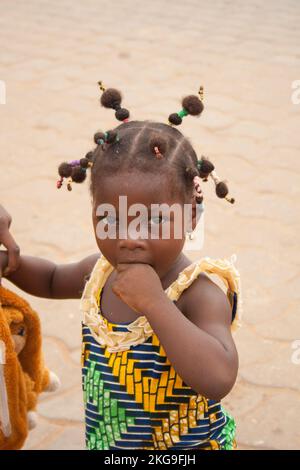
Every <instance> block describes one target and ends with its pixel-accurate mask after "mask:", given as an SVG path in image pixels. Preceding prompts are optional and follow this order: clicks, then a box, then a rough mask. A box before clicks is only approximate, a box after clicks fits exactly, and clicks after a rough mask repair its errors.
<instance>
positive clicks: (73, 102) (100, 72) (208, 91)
mask: <svg viewBox="0 0 300 470" xmlns="http://www.w3.org/2000/svg"><path fill="white" fill-rule="evenodd" d="M0 7H1V17H0V44H1V52H0V80H1V81H2V89H3V83H4V84H5V86H6V104H1V105H0V149H1V150H0V161H1V168H2V173H1V178H0V181H1V183H0V202H1V204H3V206H4V207H5V208H6V210H7V211H8V212H10V214H11V215H12V217H13V224H12V227H11V228H12V234H13V236H14V237H15V239H16V241H17V243H18V244H19V246H20V247H21V253H22V254H26V255H34V256H41V257H45V258H47V259H50V260H53V261H55V262H57V263H67V262H72V261H78V260H80V259H81V258H83V257H85V256H87V255H89V254H91V253H94V252H95V251H96V250H97V248H96V243H95V240H94V236H93V230H92V221H91V201H90V198H89V193H88V183H87V182H85V183H84V184H82V185H76V184H75V185H74V187H73V191H72V192H68V191H67V190H66V188H65V186H63V188H61V190H59V191H58V190H57V189H56V180H57V178H58V177H57V166H58V165H59V164H60V163H61V161H63V160H71V159H77V158H82V157H83V156H84V155H85V153H86V152H87V151H89V150H90V149H92V148H93V134H94V133H95V132H96V131H97V130H99V129H102V130H104V131H105V130H108V129H109V128H112V127H114V126H115V125H117V121H116V119H115V118H114V113H113V111H111V110H106V109H104V108H101V107H100V105H99V97H100V92H99V89H98V86H97V81H98V80H100V79H101V80H103V82H104V84H105V85H106V86H107V87H115V88H119V89H120V90H121V91H122V93H123V96H124V100H123V104H124V106H125V107H126V108H128V109H129V110H130V112H131V119H138V120H139V119H140V120H143V119H152V120H157V121H163V122H166V120H167V118H168V115H169V114H170V113H171V112H176V111H179V110H180V109H181V108H180V101H181V98H182V97H183V96H185V95H186V94H194V93H197V92H198V89H199V85H201V84H203V85H204V93H205V94H204V100H205V101H204V103H205V111H204V113H203V114H202V116H201V118H200V119H199V120H198V119H193V118H185V119H184V121H183V124H182V126H181V127H180V130H181V131H182V132H183V133H184V134H185V135H186V136H187V137H189V138H190V139H191V142H192V144H193V145H194V147H195V149H196V151H197V153H198V156H199V157H200V156H201V155H202V154H204V155H206V156H209V157H210V158H211V160H212V161H213V162H214V163H215V165H216V170H217V172H218V174H219V175H220V177H222V178H225V179H227V180H228V184H229V188H230V195H231V196H233V197H235V198H236V203H235V205H233V206H232V205H231V204H228V203H227V202H226V201H222V200H219V199H218V198H216V196H215V195H214V187H213V184H210V183H206V184H204V185H203V191H204V196H205V203H206V206H205V207H206V213H205V230H206V232H205V243H204V247H203V249H202V250H201V252H192V253H191V256H190V258H191V260H194V259H196V258H198V257H199V256H210V257H222V258H228V257H230V256H231V254H233V253H236V255H237V261H236V266H237V268H238V269H239V271H240V274H241V281H242V293H243V302H244V304H243V326H242V328H240V329H239V330H238V332H237V333H236V334H235V341H236V344H237V348H238V351H239V356H240V369H239V376H238V380H237V383H236V385H235V387H234V389H233V390H232V392H231V393H230V395H229V396H227V397H226V399H225V400H224V401H223V404H224V406H225V407H226V408H227V409H228V411H229V412H231V413H232V415H233V416H234V418H235V420H236V423H237V441H238V447H239V448H240V449H296V448H300V429H299V422H300V400H299V398H300V391H299V388H300V364H299V362H300V361H298V360H295V353H296V351H295V349H293V347H295V344H296V343H295V341H296V340H299V339H300V317H299V297H300V289H299V276H298V274H299V243H298V241H299V230H300V227H299V196H300V185H299V167H300V165H299V151H300V120H299V117H300V104H297V103H293V101H292V94H293V89H292V86H293V82H294V81H296V80H300V50H299V44H300V29H299V21H300V3H299V1H298V0H286V1H284V2H282V1H280V0H249V1H248V2H245V1H242V0H215V1H214V2H205V1H204V0H185V1H184V2H181V1H178V0H172V1H163V0H152V1H151V2H146V1H144V0H139V1H137V0H136V1H134V0H122V1H121V0H115V1H114V2H109V1H104V0H86V1H85V2H82V1H78V0H72V1H71V0H39V1H37V0H27V1H25V0H24V1H21V0H19V1H18V0H0ZM294 92H295V90H294ZM298 96H299V93H298ZM2 101H3V99H2ZM3 285H4V286H5V287H8V288H14V289H15V290H16V292H17V293H19V294H21V295H22V296H24V298H26V299H27V300H29V302H30V303H31V305H32V307H33V308H35V309H36V310H37V311H38V312H39V314H40V316H41V319H42V326H43V334H44V352H45V356H46V361H47V364H48V366H49V367H50V368H51V369H53V370H54V371H55V372H56V373H57V374H58V375H59V376H60V379H61V381H62V388H61V389H60V390H59V391H58V392H56V393H55V394H51V395H43V396H42V397H41V399H40V404H39V414H40V416H39V424H38V427H37V428H36V429H35V430H33V431H32V432H31V434H30V437H29V438H28V440H27V442H26V446H25V448H26V449H82V448H84V424H83V403H82V392H81V372H80V354H81V349H80V342H81V331H80V328H81V324H80V321H81V317H80V312H79V302H78V301H77V300H72V301H69V300H68V301H66V300H64V301H53V300H48V299H39V298H36V297H33V296H30V295H28V294H25V293H23V292H21V291H20V290H18V289H17V288H15V287H14V286H13V285H12V284H11V283H9V281H7V280H5V279H4V280H3ZM298 358H299V355H298ZM296 359H297V358H296Z"/></svg>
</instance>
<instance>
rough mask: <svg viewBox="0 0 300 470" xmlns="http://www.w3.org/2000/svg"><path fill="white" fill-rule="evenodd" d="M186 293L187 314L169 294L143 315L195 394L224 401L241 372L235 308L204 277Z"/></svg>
mask: <svg viewBox="0 0 300 470" xmlns="http://www.w3.org/2000/svg"><path fill="white" fill-rule="evenodd" d="M188 291H189V292H188ZM186 294H188V295H186V296H185V303H184V308H183V310H184V313H185V314H183V313H182V312H181V311H180V310H179V309H178V308H177V307H176V305H175V304H174V303H173V302H171V301H170V299H169V298H168V297H167V296H161V297H160V298H159V301H158V302H155V299H153V300H154V302H153V303H152V304H151V305H149V306H148V307H146V309H144V313H145V315H146V316H147V319H148V320H149V323H150V324H151V327H152V328H153V330H154V331H155V333H156V335H157V336H158V338H159V339H160V341H161V344H162V346H163V348H164V350H165V352H166V355H167V357H168V359H169V360H170V362H171V364H172V365H173V367H174V369H175V370H176V372H177V373H178V374H179V376H180V377H181V378H182V380H183V381H184V382H185V383H186V384H187V385H189V386H190V387H191V388H192V389H193V390H195V391H196V392H197V393H200V394H201V395H204V396H205V397H207V398H210V399H212V400H216V401H220V400H221V399H222V398H224V397H225V396H226V395H227V394H228V393H229V392H230V390H231V389H232V387H233V385H234V383H235V381H236V377H237V371H238V354H237V350H236V347H235V344H234V341H233V338H232V336H231V329H230V326H231V316H232V312H231V307H230V304H229V301H228V299H227V297H226V295H225V294H224V292H223V291H222V289H221V288H220V287H218V286H217V285H216V284H215V283H214V282H213V281H211V280H210V279H209V278H207V277H206V276H205V275H204V276H199V278H198V279H197V280H196V281H194V283H193V284H192V286H190V288H189V289H187V292H186ZM182 295H184V293H183V294H182Z"/></svg>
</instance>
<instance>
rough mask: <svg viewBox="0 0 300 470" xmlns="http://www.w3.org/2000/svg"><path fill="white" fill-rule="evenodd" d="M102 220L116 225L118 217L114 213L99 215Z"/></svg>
mask: <svg viewBox="0 0 300 470" xmlns="http://www.w3.org/2000/svg"><path fill="white" fill-rule="evenodd" d="M99 220H100V222H104V223H105V224H108V225H114V224H115V223H116V218H115V217H114V216H113V215H106V216H103V217H99Z"/></svg>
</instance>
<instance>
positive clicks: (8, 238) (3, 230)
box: [0, 205, 20, 275]
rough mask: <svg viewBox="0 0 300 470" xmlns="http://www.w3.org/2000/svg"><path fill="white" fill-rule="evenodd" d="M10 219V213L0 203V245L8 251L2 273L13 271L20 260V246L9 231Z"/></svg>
mask: <svg viewBox="0 0 300 470" xmlns="http://www.w3.org/2000/svg"><path fill="white" fill-rule="evenodd" d="M11 221H12V218H11V216H10V214H9V213H8V212H7V211H6V210H5V209H4V207H3V206H1V205H0V245H1V244H3V245H4V246H5V248H6V249H7V252H8V266H7V268H6V270H5V271H4V273H2V274H4V275H7V274H9V273H11V272H13V271H15V270H16V269H17V267H18V265H19V261H20V248H19V246H18V245H17V244H16V242H15V240H14V238H13V237H12V235H11V233H10V231H9V228H10V224H11Z"/></svg>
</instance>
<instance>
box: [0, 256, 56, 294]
mask: <svg viewBox="0 0 300 470" xmlns="http://www.w3.org/2000/svg"><path fill="white" fill-rule="evenodd" d="M0 257H1V266H2V276H3V277H5V278H6V279H8V280H9V281H10V282H12V283H13V284H15V285H16V286H17V287H19V288H20V289H21V290H23V291H25V292H28V294H31V295H34V296H36V297H46V298H52V292H51V290H52V289H51V286H52V278H53V274H54V272H55V269H56V266H57V265H56V264H55V263H53V262H51V261H48V260H46V259H43V258H37V257H34V256H24V255H21V256H20V262H19V266H18V268H17V269H16V270H15V271H13V272H11V273H9V274H8V275H4V274H3V271H4V269H5V267H6V266H7V264H8V255H7V253H6V252H4V251H1V252H0Z"/></svg>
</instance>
